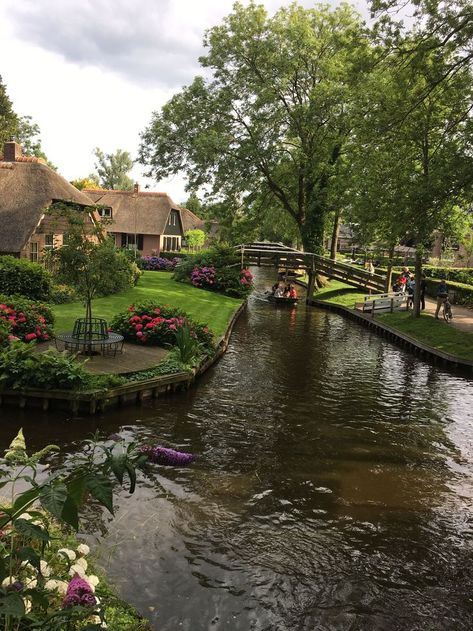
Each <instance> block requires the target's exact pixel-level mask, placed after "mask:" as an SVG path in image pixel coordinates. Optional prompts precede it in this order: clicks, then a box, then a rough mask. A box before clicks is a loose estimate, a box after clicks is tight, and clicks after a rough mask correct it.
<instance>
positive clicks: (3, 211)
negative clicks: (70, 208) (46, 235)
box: [0, 143, 93, 254]
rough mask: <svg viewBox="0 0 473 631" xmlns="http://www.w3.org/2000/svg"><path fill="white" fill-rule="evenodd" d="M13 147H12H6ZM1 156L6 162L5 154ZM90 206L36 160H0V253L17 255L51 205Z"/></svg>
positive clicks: (83, 197)
mask: <svg viewBox="0 0 473 631" xmlns="http://www.w3.org/2000/svg"><path fill="white" fill-rule="evenodd" d="M7 144H10V145H11V144H16V143H7ZM5 155H6V157H7V158H8V157H9V156H8V155H7V152H6V151H5ZM55 201H63V202H67V203H73V204H77V205H79V206H83V207H86V206H92V205H93V202H92V201H91V200H90V199H89V197H87V195H85V194H84V193H82V192H81V191H78V190H77V189H76V188H75V187H74V186H72V184H70V183H69V182H68V181H67V180H65V179H64V178H63V177H62V176H60V175H59V174H58V173H56V172H55V171H53V170H52V169H51V168H49V167H48V166H46V164H44V162H43V161H42V160H40V159H39V158H33V157H26V156H21V155H17V156H16V157H15V158H14V160H12V161H5V160H4V159H3V156H2V160H0V225H1V229H0V252H4V253H6V252H8V253H12V254H13V253H19V252H21V250H22V249H23V247H24V246H25V244H26V242H27V241H28V239H29V238H30V237H31V235H32V234H33V232H34V231H35V229H36V227H37V226H38V224H39V222H40V221H41V218H42V216H43V214H44V211H45V209H46V208H48V207H49V206H50V205H51V204H52V202H55Z"/></svg>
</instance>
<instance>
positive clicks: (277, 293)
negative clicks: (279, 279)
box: [274, 285, 284, 298]
mask: <svg viewBox="0 0 473 631" xmlns="http://www.w3.org/2000/svg"><path fill="white" fill-rule="evenodd" d="M274 297H275V298H284V285H278V286H277V288H276V291H275V292H274Z"/></svg>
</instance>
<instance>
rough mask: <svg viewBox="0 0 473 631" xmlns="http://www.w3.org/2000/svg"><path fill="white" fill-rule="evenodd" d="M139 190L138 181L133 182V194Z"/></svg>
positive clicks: (136, 193)
mask: <svg viewBox="0 0 473 631" xmlns="http://www.w3.org/2000/svg"><path fill="white" fill-rule="evenodd" d="M139 192H140V185H139V184H138V182H135V185H134V187H133V194H134V195H138V193H139Z"/></svg>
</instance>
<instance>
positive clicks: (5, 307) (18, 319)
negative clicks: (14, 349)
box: [0, 296, 54, 342]
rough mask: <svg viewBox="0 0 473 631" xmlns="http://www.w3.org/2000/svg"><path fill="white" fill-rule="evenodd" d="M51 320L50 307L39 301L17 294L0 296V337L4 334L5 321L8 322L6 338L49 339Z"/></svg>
mask: <svg viewBox="0 0 473 631" xmlns="http://www.w3.org/2000/svg"><path fill="white" fill-rule="evenodd" d="M53 322H54V316H53V313H52V311H51V309H50V308H49V307H48V306H47V305H45V304H43V303H41V302H34V301H32V300H26V299H24V298H21V297H17V296H0V323H3V326H2V329H1V330H0V339H1V338H2V336H3V337H4V336H5V335H4V331H5V323H7V325H8V323H9V326H10V331H9V333H8V336H7V339H10V340H22V341H23V342H33V341H40V342H41V341H45V340H49V339H50V337H51V336H52V333H53V326H52V325H53ZM1 331H3V334H2V332H1Z"/></svg>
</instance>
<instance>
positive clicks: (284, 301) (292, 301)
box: [268, 294, 298, 306]
mask: <svg viewBox="0 0 473 631" xmlns="http://www.w3.org/2000/svg"><path fill="white" fill-rule="evenodd" d="M268 300H269V302H272V303H273V304H275V305H281V306H282V305H297V301H298V298H284V297H281V298H276V296H275V295H274V294H269V295H268Z"/></svg>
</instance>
